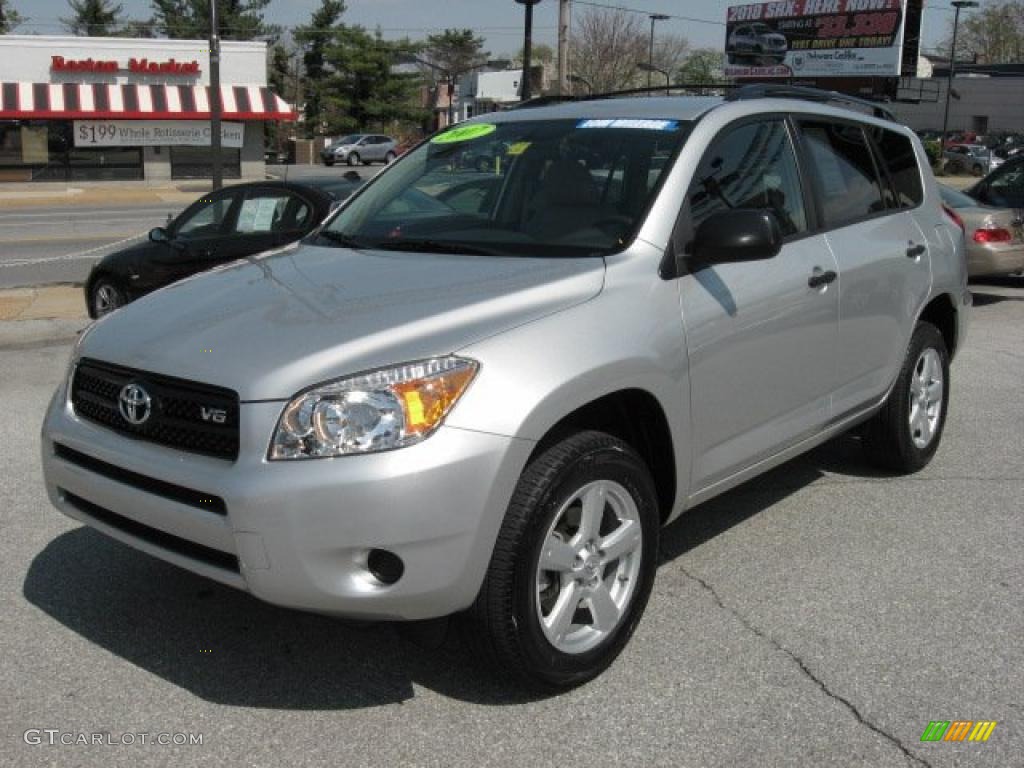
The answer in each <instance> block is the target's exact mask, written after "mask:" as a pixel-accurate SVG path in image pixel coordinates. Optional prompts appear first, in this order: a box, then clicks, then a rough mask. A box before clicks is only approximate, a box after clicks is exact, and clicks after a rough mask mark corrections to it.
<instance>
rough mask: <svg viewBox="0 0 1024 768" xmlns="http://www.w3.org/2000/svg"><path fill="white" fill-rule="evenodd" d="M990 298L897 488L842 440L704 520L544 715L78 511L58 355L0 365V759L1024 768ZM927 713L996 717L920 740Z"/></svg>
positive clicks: (999, 295) (450, 660) (18, 350)
mask: <svg viewBox="0 0 1024 768" xmlns="http://www.w3.org/2000/svg"><path fill="white" fill-rule="evenodd" d="M973 290H974V292H975V301H976V308H975V310H974V313H973V324H972V327H971V332H970V339H969V341H968V346H967V347H966V349H965V350H964V351H963V352H962V353H961V355H960V356H959V357H958V358H957V360H956V361H955V363H954V367H953V374H952V387H953V391H952V400H951V412H950V418H949V421H948V423H947V427H946V433H945V436H944V440H943V444H942V446H941V448H940V450H939V453H938V455H937V457H936V459H935V461H934V462H933V463H932V464H931V465H930V466H929V467H928V468H927V469H926V470H925V471H923V472H922V473H920V474H918V475H915V476H913V477H907V478H893V477H887V476H884V475H880V474H878V473H876V472H875V471H873V470H872V469H871V468H869V467H868V466H867V465H866V464H865V463H864V462H863V461H862V460H861V457H860V453H859V446H858V445H857V442H856V440H855V439H854V438H852V437H847V438H843V439H840V440H837V441H835V442H833V443H831V444H829V445H826V446H824V447H822V448H820V449H818V450H816V451H814V452H812V453H811V454H809V455H807V456H805V457H803V458H801V459H798V460H796V461H794V462H791V463H789V464H786V465H784V466H782V467H780V468H778V469H777V470H775V471H773V472H771V473H770V474H768V475H765V476H763V477H761V478H758V479H757V480H754V481H753V482H751V483H748V484H747V485H745V486H743V487H741V488H739V489H737V490H735V491H733V492H731V493H729V494H727V495H725V496H723V497H720V498H718V499H716V500H714V501H712V502H710V503H708V504H705V505H704V506H702V507H699V508H697V509H694V510H692V511H691V512H690V513H688V515H687V516H685V517H684V518H683V519H682V520H680V521H679V522H677V523H676V524H675V525H673V526H672V527H671V528H669V529H667V530H666V531H665V533H664V537H663V547H662V558H663V564H662V566H661V568H660V571H659V574H658V579H657V582H656V584H655V588H654V593H653V596H652V598H651V602H650V605H649V607H648V609H647V613H646V615H645V617H644V619H643V621H642V622H641V624H640V628H639V630H638V632H637V634H636V636H635V637H634V639H633V641H632V643H631V644H630V645H629V647H628V648H627V649H626V651H625V652H624V654H623V655H622V657H620V659H619V660H618V661H617V662H616V663H615V665H614V666H613V667H612V668H611V669H610V670H609V671H608V672H607V673H606V674H605V675H604V676H603V677H601V678H599V679H598V680H597V681H595V682H594V683H591V684H590V685H587V686H585V687H583V688H581V689H578V690H576V691H574V692H572V693H569V694H566V695H562V696H557V697H552V698H535V697H529V696H525V695H523V694H522V693H519V692H516V691H515V690H512V689H510V688H509V687H508V686H507V685H503V684H498V683H495V682H494V681H493V680H491V679H490V678H488V677H486V676H485V675H482V674H481V673H480V672H479V671H478V670H477V669H476V668H475V667H474V666H473V665H472V664H471V663H469V662H468V661H467V659H466V658H465V656H464V654H463V652H462V650H461V648H460V646H459V645H458V644H457V643H454V642H449V643H447V644H445V645H444V646H442V647H441V648H439V649H434V650H430V649H425V648H421V647H419V646H417V645H414V644H412V643H410V642H408V641H407V640H405V639H403V638H402V637H400V636H399V635H398V634H397V633H396V632H395V631H394V629H393V628H391V627H388V626H386V625H376V626H362V627H352V626H347V625H343V624H341V623H339V622H336V621H332V620H330V619H326V618H321V617H317V616H311V615H305V614H301V613H295V612H291V611H286V610H282V609H277V608H274V607H270V606H267V605H264V604H261V603H259V602H257V601H256V600H254V599H252V598H250V597H248V596H246V595H244V594H242V593H238V592H234V591H232V590H230V589H228V588H226V587H221V586H219V585H217V584H214V583H212V582H207V581H205V580H203V579H201V578H199V577H197V576H193V575H191V574H189V573H186V572H184V571H181V570H178V569H176V568H175V567H173V566H170V565H166V564H164V563H162V562H160V561H157V560H154V559H152V558H149V557H147V556H145V555H142V554H139V553H137V552H135V551H133V550H131V549H129V548H127V547H125V546H122V545H121V544H119V543H115V542H113V541H110V540H107V539H105V538H104V537H102V536H101V535H99V534H97V533H94V532H92V531H91V530H89V529H86V528H82V527H79V526H78V525H77V524H74V523H72V522H71V521H70V520H68V519H65V518H63V517H61V516H60V515H59V514H58V513H57V512H56V511H55V510H53V509H52V508H51V507H50V505H49V503H48V502H47V500H46V498H45V495H44V492H43V487H42V483H41V479H40V470H39V459H38V447H39V446H38V434H39V426H40V423H41V420H42V414H43V410H44V408H45V406H46V403H47V401H48V399H49V397H50V394H51V393H52V391H53V389H54V387H55V386H56V384H57V381H58V379H59V378H60V376H61V375H62V373H63V371H64V365H65V361H66V358H67V355H68V351H69V349H68V346H67V345H66V344H59V345H41V346H40V345H28V346H24V345H23V346H20V347H18V346H14V347H7V348H3V349H0V466H2V467H3V469H2V473H0V527H2V535H0V561H2V562H3V564H4V567H3V569H2V570H0V579H2V585H3V589H2V592H0V601H2V610H0V690H2V691H3V693H2V694H0V701H2V703H0V723H2V731H0V734H2V735H0V764H4V765H12V766H27V765H40V764H51V765H78V766H93V765H96V766H100V765H102V766H111V765H131V766H136V765H177V766H189V765H218V764H237V765H252V766H278V765H287V766H301V765H320V764H331V765H343V766H344V765H353V766H357V765H358V766H371V765H381V766H396V765H417V766H420V765H422V766H428V765H429V766H433V765H436V766H491V765H494V766H508V765H522V766H542V765H559V766H566V765H577V764H578V762H579V761H580V760H583V761H584V763H585V764H588V765H609V764H625V765H636V766H649V765H664V766H815V767H817V766H844V767H846V766H872V767H875V766H903V765H907V766H914V765H921V766H936V767H938V766H1000V767H1004V766H1021V765H1024V693H1022V692H1024V642H1022V639H1024V601H1022V599H1021V596H1022V594H1024V555H1022V552H1024V516H1022V509H1024V503H1022V498H1024V439H1022V438H1021V435H1022V433H1024V407H1022V405H1021V395H1020V392H1021V381H1022V380H1024V280H1022V279H1020V278H1008V279H1005V280H997V281H990V282H986V283H979V284H975V285H974V286H973ZM933 720H974V721H978V720H989V721H997V723H998V725H997V726H996V727H995V729H994V731H993V732H992V735H991V737H990V738H989V740H988V741H987V742H986V743H980V744H979V743H966V742H965V743H950V742H938V743H923V742H921V741H920V738H921V735H922V732H923V731H924V730H925V728H926V726H927V725H928V723H929V721H933ZM29 729H37V730H43V729H57V730H58V731H59V732H60V733H70V734H72V735H74V734H79V733H83V734H93V733H105V732H109V733H110V734H111V737H116V739H121V738H122V737H123V735H124V734H139V733H146V734H156V733H179V732H181V733H193V734H197V733H198V734H202V736H203V743H202V745H191V746H157V745H150V744H146V745H143V744H141V743H139V740H138V739H137V738H136V743H134V744H131V745H124V744H117V745H110V744H102V745H88V746H84V745H78V746H76V745H59V744H58V745H52V746H51V745H49V744H47V743H46V742H45V738H46V736H45V735H43V736H42V737H41V738H40V739H38V740H43V743H42V744H31V743H26V741H34V740H37V739H35V738H34V737H33V735H31V734H30V736H29V737H28V739H26V736H25V732H26V731H28V730H29ZM36 735H37V736H38V734H36ZM2 755H7V757H2Z"/></svg>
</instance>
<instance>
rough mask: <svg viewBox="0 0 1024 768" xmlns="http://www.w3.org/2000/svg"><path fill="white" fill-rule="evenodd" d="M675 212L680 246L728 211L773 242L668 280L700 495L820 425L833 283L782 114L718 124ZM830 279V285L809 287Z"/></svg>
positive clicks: (829, 357)
mask: <svg viewBox="0 0 1024 768" xmlns="http://www.w3.org/2000/svg"><path fill="white" fill-rule="evenodd" d="M685 205H686V206H687V210H686V211H684V215H683V217H682V218H681V224H680V226H684V227H686V228H687V229H686V230H685V237H684V241H688V242H690V243H691V244H692V239H693V233H694V232H696V229H697V227H698V226H699V224H700V223H701V222H702V221H704V220H705V219H706V218H707V217H708V216H710V215H711V214H713V213H718V212H722V211H728V210H730V209H737V208H747V209H750V208H753V209H759V210H767V211H769V212H771V213H772V214H773V215H774V216H775V218H776V220H777V221H778V222H779V225H780V227H781V229H782V232H783V235H784V240H783V245H782V250H781V252H780V253H779V254H778V255H776V256H775V257H773V258H770V259H764V260H758V261H745V262H733V263H720V264H714V265H710V266H707V265H700V264H698V263H692V262H691V264H690V271H689V272H688V274H685V275H683V276H682V277H681V278H679V291H680V299H681V306H682V313H683V325H684V328H685V333H686V339H687V347H688V350H689V351H688V354H689V361H690V397H691V413H692V414H693V415H692V420H693V421H692V423H693V433H694V434H693V446H694V461H693V476H692V487H693V488H694V489H695V490H697V491H698V492H699V491H700V490H704V489H706V488H709V487H711V486H713V485H715V484H716V483H718V482H719V481H722V480H725V479H726V478H728V477H729V476H731V475H733V474H735V473H736V472H739V471H741V470H743V469H745V468H746V467H749V466H751V465H753V464H755V463H757V462H758V461H760V460H762V459H765V458H768V457H769V456H771V455H772V454H774V453H776V452H778V451H779V450H781V449H783V448H785V447H787V446H788V445H792V444H794V443H796V442H799V440H800V439H801V438H803V437H804V436H806V435H808V434H811V433H813V432H816V431H818V430H820V429H821V428H822V427H823V426H824V425H825V424H826V423H827V422H828V420H829V418H830V415H831V393H832V391H833V390H834V389H835V388H836V385H837V361H838V348H837V342H838V336H839V291H838V288H839V285H838V280H837V273H838V266H837V265H836V260H835V257H834V256H833V255H832V252H831V251H830V250H829V247H828V244H827V243H826V241H825V238H824V236H823V235H822V234H820V233H815V232H814V230H815V227H814V217H813V205H812V203H811V200H810V195H809V194H808V190H806V189H804V187H803V184H802V182H801V177H800V173H799V171H798V165H797V159H796V154H795V152H794V146H793V141H792V139H791V136H790V130H789V128H788V126H787V123H786V121H785V120H784V119H783V118H781V117H778V118H765V117H761V118H757V119H752V120H744V121H740V122H738V123H733V124H731V125H730V126H727V127H726V128H725V129H724V130H723V131H722V132H721V133H720V134H719V135H718V137H717V138H716V139H715V140H714V141H713V142H712V144H711V146H710V147H709V148H708V150H707V151H706V152H705V155H704V157H703V159H702V160H701V163H700V166H699V167H698V169H697V171H696V173H695V174H694V177H693V181H692V182H691V185H690V189H689V191H688V192H687V199H686V203H685ZM829 273H831V274H830V276H831V279H832V281H831V282H819V281H820V280H821V278H822V276H828V275H829ZM812 277H814V278H815V279H814V280H811V282H810V283H809V282H808V280H809V278H812Z"/></svg>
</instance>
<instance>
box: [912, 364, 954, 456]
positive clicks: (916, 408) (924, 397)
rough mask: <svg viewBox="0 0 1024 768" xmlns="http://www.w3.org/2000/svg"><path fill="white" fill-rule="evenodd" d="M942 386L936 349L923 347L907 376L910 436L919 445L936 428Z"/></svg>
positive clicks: (926, 439) (940, 404) (925, 445)
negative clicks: (909, 375)
mask: <svg viewBox="0 0 1024 768" xmlns="http://www.w3.org/2000/svg"><path fill="white" fill-rule="evenodd" d="M944 386H945V382H944V381H943V376H942V360H941V359H940V358H939V353H938V352H936V351H935V350H934V349H932V348H931V347H926V348H925V349H923V350H921V354H920V356H919V357H918V358H917V363H916V364H915V365H914V372H913V373H912V374H911V378H910V418H909V421H910V436H911V438H912V439H913V441H914V445H916V446H917V447H918V448H927V447H928V444H929V443H931V441H932V439H933V438H934V437H935V433H936V432H937V431H938V428H939V420H940V419H941V418H942V390H943V387H944Z"/></svg>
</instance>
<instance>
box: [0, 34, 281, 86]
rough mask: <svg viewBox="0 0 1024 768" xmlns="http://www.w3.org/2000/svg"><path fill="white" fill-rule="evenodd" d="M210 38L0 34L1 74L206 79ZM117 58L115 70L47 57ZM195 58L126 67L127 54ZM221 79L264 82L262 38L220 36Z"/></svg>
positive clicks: (53, 78)
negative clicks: (188, 67) (188, 65)
mask: <svg viewBox="0 0 1024 768" xmlns="http://www.w3.org/2000/svg"><path fill="white" fill-rule="evenodd" d="M209 49H210V44H209V42H207V41H206V40H150V39H145V38H122V37H70V36H63V35H60V36H58V35H52V36H43V35H0V62H2V67H0V80H2V81H6V82H10V81H22V82H32V83H136V84H140V85H145V84H150V85H151V84H158V83H166V84H174V85H209V84H210V80H209V74H210V73H209V68H210V55H209ZM52 56H63V57H64V58H65V59H74V60H76V61H77V60H80V59H88V58H93V59H102V60H116V61H117V62H118V64H119V65H120V66H121V67H124V68H125V69H123V70H121V71H119V72H117V73H100V72H54V71H51V70H50V64H51V57H52ZM131 57H135V58H137V59H138V58H148V59H149V60H150V61H167V60H168V59H171V58H173V59H175V60H177V61H181V62H189V61H193V60H195V61H198V62H199V69H200V73H199V74H198V75H167V74H163V75H142V74H135V73H131V72H128V71H127V67H128V59H129V58H131ZM220 79H221V82H222V83H223V84H225V85H266V84H267V44H266V43H265V42H261V41H245V42H235V41H230V42H222V43H221V61H220Z"/></svg>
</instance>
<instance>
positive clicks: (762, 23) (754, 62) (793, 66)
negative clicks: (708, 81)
mask: <svg viewBox="0 0 1024 768" xmlns="http://www.w3.org/2000/svg"><path fill="white" fill-rule="evenodd" d="M904 6H905V0H785V1H784V2H773V3H752V4H750V5H734V6H731V7H730V8H729V9H728V13H727V16H726V31H725V53H726V66H725V74H726V75H727V76H729V77H758V78H761V77H843V76H859V77H864V76H872V75H877V76H887V77H892V76H897V75H899V74H900V62H901V58H902V48H903V22H904V19H905V13H904Z"/></svg>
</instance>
